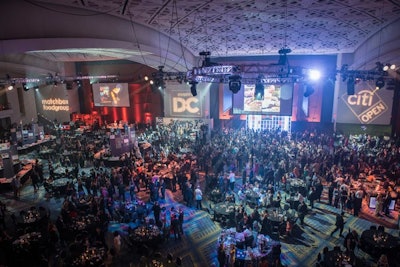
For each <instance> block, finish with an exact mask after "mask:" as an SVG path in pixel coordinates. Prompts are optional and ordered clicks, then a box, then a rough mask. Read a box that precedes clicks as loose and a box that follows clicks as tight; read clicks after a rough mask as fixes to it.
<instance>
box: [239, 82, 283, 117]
mask: <svg viewBox="0 0 400 267" xmlns="http://www.w3.org/2000/svg"><path fill="white" fill-rule="evenodd" d="M280 107H281V106H280V87H279V86H277V85H274V84H270V85H262V87H261V88H257V89H256V86H255V85H245V86H244V107H243V110H244V111H246V112H261V113H279V112H280Z"/></svg>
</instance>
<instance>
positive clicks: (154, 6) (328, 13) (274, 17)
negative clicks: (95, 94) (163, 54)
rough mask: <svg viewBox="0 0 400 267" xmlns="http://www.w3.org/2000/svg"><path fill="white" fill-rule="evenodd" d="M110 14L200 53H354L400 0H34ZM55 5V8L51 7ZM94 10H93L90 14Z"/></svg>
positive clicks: (397, 9)
mask: <svg viewBox="0 0 400 267" xmlns="http://www.w3.org/2000/svg"><path fill="white" fill-rule="evenodd" d="M29 2H32V3H34V4H36V5H40V6H42V7H43V8H46V5H47V4H48V3H51V4H59V5H65V6H73V7H78V8H81V9H86V10H88V12H89V11H90V12H92V14H93V12H101V13H108V14H112V15H115V16H119V17H123V18H126V19H127V20H132V21H133V22H135V23H140V24H143V25H147V26H149V27H152V28H154V29H156V30H158V31H161V32H163V33H165V34H166V35H168V36H171V38H173V39H174V40H177V41H178V42H180V43H181V44H182V45H183V46H185V47H186V48H188V49H189V50H191V51H192V52H193V54H195V55H198V54H199V52H201V51H211V52H212V55H214V56H218V57H221V56H245V55H270V54H272V55H274V54H276V53H277V51H278V50H279V49H280V48H282V47H284V46H286V47H289V48H291V49H292V51H293V53H295V54H336V53H339V52H340V53H347V52H353V51H354V50H355V49H356V48H357V47H358V46H359V45H360V44H362V43H363V42H364V41H366V39H367V38H368V37H370V36H371V35H372V34H374V33H376V32H377V31H379V30H380V29H381V28H382V27H383V26H384V25H386V24H388V23H391V22H393V21H395V20H397V19H399V18H400V1H399V0H385V1H383V0H381V1H379V0H336V1H335V0H268V1H266V0H263V1H260V0H247V1H246V0H208V1H204V0H191V1H180V0H164V1H163V0H112V1H111V0H40V1H34V0H30V1H29ZM51 8H52V9H56V8H54V6H52V7H51ZM89 14H90V13H88V15H89Z"/></svg>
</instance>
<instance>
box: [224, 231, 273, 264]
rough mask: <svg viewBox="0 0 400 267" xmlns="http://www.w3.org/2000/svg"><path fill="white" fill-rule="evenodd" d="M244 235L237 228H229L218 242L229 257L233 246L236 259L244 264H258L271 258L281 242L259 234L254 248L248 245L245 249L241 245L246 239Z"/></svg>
mask: <svg viewBox="0 0 400 267" xmlns="http://www.w3.org/2000/svg"><path fill="white" fill-rule="evenodd" d="M243 234H244V233H243V232H242V233H239V232H236V229H235V228H229V229H225V230H223V231H222V232H221V234H220V237H219V239H218V242H219V243H220V244H221V243H222V244H223V246H224V248H225V253H226V255H227V256H229V254H230V250H231V248H232V246H233V247H235V251H236V254H235V258H236V260H238V261H239V262H240V263H243V264H245V263H250V262H254V261H255V262H257V261H259V260H261V259H263V258H266V257H269V256H270V255H271V253H272V249H273V248H274V247H276V246H278V245H280V242H279V241H275V240H273V239H271V238H270V237H269V236H267V235H262V234H258V235H257V236H256V237H255V242H254V246H248V245H246V246H245V247H244V248H240V246H239V244H240V243H242V242H243V238H245V237H243ZM235 266H236V265H235ZM239 266H242V265H239ZM244 266H246V265H244Z"/></svg>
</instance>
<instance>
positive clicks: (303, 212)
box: [297, 201, 308, 225]
mask: <svg viewBox="0 0 400 267" xmlns="http://www.w3.org/2000/svg"><path fill="white" fill-rule="evenodd" d="M307 210H308V209H307V205H306V203H305V202H304V201H301V202H300V204H299V206H298V207H297V212H298V214H299V215H298V216H299V219H300V224H301V225H304V218H305V217H306V214H307Z"/></svg>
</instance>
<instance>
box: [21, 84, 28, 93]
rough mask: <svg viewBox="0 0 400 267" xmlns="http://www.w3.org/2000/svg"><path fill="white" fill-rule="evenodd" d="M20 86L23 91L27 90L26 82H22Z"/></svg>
mask: <svg viewBox="0 0 400 267" xmlns="http://www.w3.org/2000/svg"><path fill="white" fill-rule="evenodd" d="M22 88H23V89H24V91H29V87H28V86H27V85H26V83H22Z"/></svg>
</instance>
